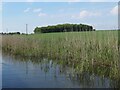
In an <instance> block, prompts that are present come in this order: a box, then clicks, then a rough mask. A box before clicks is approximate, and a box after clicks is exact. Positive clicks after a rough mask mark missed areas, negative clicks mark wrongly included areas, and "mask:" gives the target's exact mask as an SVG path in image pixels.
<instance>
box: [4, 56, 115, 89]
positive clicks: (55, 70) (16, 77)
mask: <svg viewBox="0 0 120 90" xmlns="http://www.w3.org/2000/svg"><path fill="white" fill-rule="evenodd" d="M2 69H3V70H2V71H3V73H2V76H3V77H2V79H3V80H2V85H3V88H95V87H97V88H110V87H116V83H115V81H113V80H110V79H109V78H107V77H104V78H103V77H100V76H97V75H94V74H89V73H87V72H84V73H82V74H76V73H75V72H74V69H72V68H70V67H67V66H66V67H63V66H61V65H60V64H57V63H56V62H54V61H52V60H47V59H33V60H29V59H27V60H26V59H21V58H20V57H19V58H14V57H12V56H10V55H3V58H2Z"/></svg>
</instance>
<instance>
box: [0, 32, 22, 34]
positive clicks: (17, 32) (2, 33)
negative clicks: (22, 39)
mask: <svg viewBox="0 0 120 90" xmlns="http://www.w3.org/2000/svg"><path fill="white" fill-rule="evenodd" d="M15 34H18V35H19V34H20V32H9V33H3V32H2V33H0V35H15Z"/></svg>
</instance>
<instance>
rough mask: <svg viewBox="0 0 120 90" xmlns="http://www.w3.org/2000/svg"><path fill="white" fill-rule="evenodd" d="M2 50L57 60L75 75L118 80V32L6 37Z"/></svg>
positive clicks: (25, 55)
mask: <svg viewBox="0 0 120 90" xmlns="http://www.w3.org/2000/svg"><path fill="white" fill-rule="evenodd" d="M2 39H3V46H2V49H3V51H4V52H9V53H11V54H12V55H20V56H22V57H30V58H34V57H37V58H44V57H45V58H48V59H52V60H57V62H58V63H59V64H62V65H63V66H66V65H67V66H70V67H73V68H74V69H75V71H76V72H79V73H82V72H85V71H87V72H90V73H95V74H97V75H101V76H103V77H109V78H112V79H118V78H119V77H120V76H119V75H120V74H119V60H118V59H119V54H118V31H96V32H94V31H90V32H65V33H47V34H33V35H12V36H11V35H4V36H3V37H2Z"/></svg>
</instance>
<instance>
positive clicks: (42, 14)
mask: <svg viewBox="0 0 120 90" xmlns="http://www.w3.org/2000/svg"><path fill="white" fill-rule="evenodd" d="M38 16H40V17H42V16H47V14H46V13H42V12H40V13H39V15H38Z"/></svg>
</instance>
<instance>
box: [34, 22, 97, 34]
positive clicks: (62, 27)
mask: <svg viewBox="0 0 120 90" xmlns="http://www.w3.org/2000/svg"><path fill="white" fill-rule="evenodd" d="M74 31H77V32H80V31H95V29H93V27H92V26H89V25H85V24H58V25H53V26H46V27H36V28H35V29H34V33H52V32H74Z"/></svg>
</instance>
